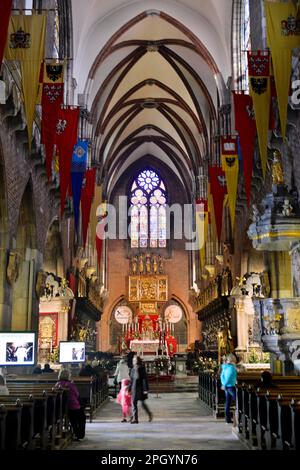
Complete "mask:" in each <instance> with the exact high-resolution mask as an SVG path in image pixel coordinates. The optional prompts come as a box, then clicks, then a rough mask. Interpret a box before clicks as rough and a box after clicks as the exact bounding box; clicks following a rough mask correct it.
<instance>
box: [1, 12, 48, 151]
mask: <svg viewBox="0 0 300 470" xmlns="http://www.w3.org/2000/svg"><path fill="white" fill-rule="evenodd" d="M45 31H46V15H13V16H11V18H10V23H9V28H8V39H7V45H6V49H5V58H6V59H7V60H18V61H20V64H21V74H22V95H23V101H24V108H25V115H26V121H27V132H28V140H29V150H30V151H31V141H32V129H33V119H34V114H35V105H36V102H37V95H38V88H39V76H40V66H41V63H42V61H43V58H44V49H45Z"/></svg>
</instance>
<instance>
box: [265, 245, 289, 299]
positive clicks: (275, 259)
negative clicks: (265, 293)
mask: <svg viewBox="0 0 300 470" xmlns="http://www.w3.org/2000/svg"><path fill="white" fill-rule="evenodd" d="M268 259H269V267H270V274H271V279H270V281H271V297H272V298H273V299H281V298H291V297H293V283H292V262H291V256H290V254H289V252H288V251H273V252H269V253H268Z"/></svg>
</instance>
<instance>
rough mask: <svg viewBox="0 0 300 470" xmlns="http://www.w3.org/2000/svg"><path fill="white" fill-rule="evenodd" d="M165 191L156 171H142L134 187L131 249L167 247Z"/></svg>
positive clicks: (132, 189) (131, 193)
mask: <svg viewBox="0 0 300 470" xmlns="http://www.w3.org/2000/svg"><path fill="white" fill-rule="evenodd" d="M166 202H167V196H166V187H165V184H164V182H163V180H162V179H161V178H160V176H159V175H158V174H157V173H156V172H155V171H153V170H150V169H145V170H143V171H141V172H140V173H139V174H138V176H137V178H136V179H135V180H134V182H133V184H132V186H131V192H130V206H131V212H130V213H131V226H130V238H131V248H139V247H140V248H148V247H150V248H157V247H159V248H164V247H166V245H167V240H166V238H167V211H166Z"/></svg>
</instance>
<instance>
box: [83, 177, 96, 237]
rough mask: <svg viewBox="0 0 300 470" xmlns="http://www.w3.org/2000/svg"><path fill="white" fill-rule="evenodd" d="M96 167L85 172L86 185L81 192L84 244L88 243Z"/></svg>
mask: <svg viewBox="0 0 300 470" xmlns="http://www.w3.org/2000/svg"><path fill="white" fill-rule="evenodd" d="M95 183H96V168H90V169H89V170H87V171H86V174H85V185H84V187H83V188H82V193H81V218H82V239H83V246H85V244H86V237H87V231H88V226H89V221H90V213H91V207H92V202H93V199H94V194H95ZM97 238H98V237H97Z"/></svg>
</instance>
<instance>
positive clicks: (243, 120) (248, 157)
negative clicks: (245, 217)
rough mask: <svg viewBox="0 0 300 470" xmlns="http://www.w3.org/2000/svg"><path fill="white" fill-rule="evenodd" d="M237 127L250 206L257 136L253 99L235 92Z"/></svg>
mask: <svg viewBox="0 0 300 470" xmlns="http://www.w3.org/2000/svg"><path fill="white" fill-rule="evenodd" d="M233 99H234V109H235V129H236V131H237V132H238V133H239V136H240V143H241V151H242V157H243V169H244V179H245V190H246V197H247V205H248V207H249V206H250V199H251V181H252V171H253V153H254V144H255V137H256V123H255V114H254V108H253V101H252V98H251V96H249V95H245V94H242V95H239V94H237V93H233Z"/></svg>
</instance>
